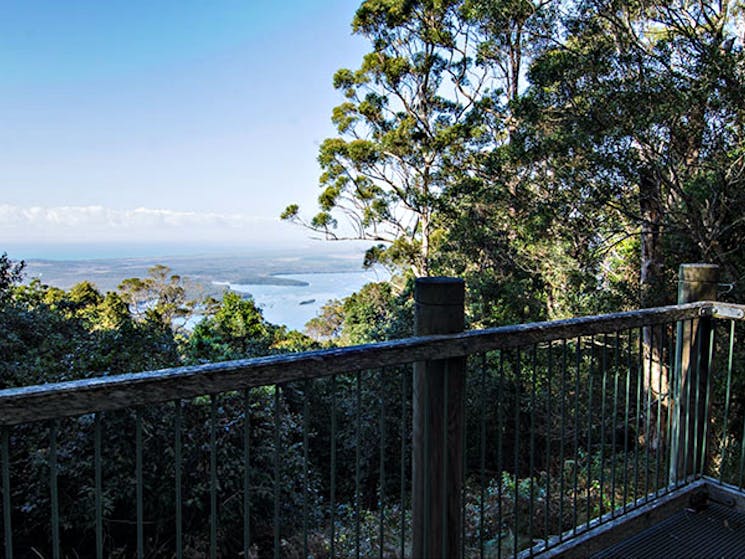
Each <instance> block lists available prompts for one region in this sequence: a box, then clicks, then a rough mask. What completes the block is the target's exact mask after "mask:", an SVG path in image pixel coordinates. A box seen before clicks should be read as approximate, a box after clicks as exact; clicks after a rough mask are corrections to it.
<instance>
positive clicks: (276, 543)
mask: <svg viewBox="0 0 745 559" xmlns="http://www.w3.org/2000/svg"><path fill="white" fill-rule="evenodd" d="M279 392H280V388H279V385H275V386H274V559H279V557H280V554H281V549H280V539H279V536H280V508H279V499H280V483H281V477H280V471H281V468H280V444H281V443H282V440H281V438H280V427H281V426H282V420H281V415H280V414H281V412H280V399H279Z"/></svg>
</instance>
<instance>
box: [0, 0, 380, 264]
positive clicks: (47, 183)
mask: <svg viewBox="0 0 745 559" xmlns="http://www.w3.org/2000/svg"><path fill="white" fill-rule="evenodd" d="M358 4H359V1H353V0H316V1H311V0H308V1H305V2H302V1H285V2H275V1H271V2H270V1H263V0H254V1H249V0H241V1H232V0H214V1H210V2H205V1H192V0H180V1H178V2H175V1H170V0H157V1H152V0H150V1H139V0H127V1H115V0H107V1H104V2H102V1H100V0H95V1H94V0H90V1H76V0H65V1H59V0H44V1H40V0H3V2H1V3H0V130H1V132H0V245H1V244H2V242H3V241H5V242H19V241H29V242H49V243H53V242H62V241H85V240H87V239H91V238H94V239H95V240H96V241H98V242H102V241H107V240H117V241H143V240H155V241H162V240H166V241H171V240H187V241H190V240H194V241H203V242H204V241H215V242H225V241H228V240H232V241H234V242H237V243H240V242H241V241H242V239H245V240H246V242H254V241H261V242H288V241H291V240H292V242H297V240H298V239H303V238H305V237H306V236H307V234H306V233H304V232H300V231H298V230H294V229H292V228H290V226H288V225H287V224H278V223H277V222H276V217H277V216H278V215H279V213H280V212H281V211H282V209H283V208H284V207H285V206H286V205H287V204H288V203H291V202H299V203H300V204H301V205H303V206H305V207H306V208H307V209H308V210H312V209H313V206H314V201H315V197H316V195H317V193H318V187H317V184H318V175H319V169H318V165H317V163H316V154H317V149H318V145H319V143H320V142H321V141H322V140H323V139H324V138H326V137H328V136H331V135H333V134H334V129H333V126H332V125H331V123H330V114H331V109H332V108H333V107H334V106H335V105H336V104H338V103H339V102H340V101H341V95H340V94H339V93H338V92H336V91H334V90H333V88H332V86H331V78H332V76H333V73H334V71H335V70H336V69H338V68H340V67H353V68H356V67H357V66H358V65H359V62H360V60H361V56H362V54H363V53H364V52H365V50H366V48H367V44H366V43H365V42H364V40H363V39H361V38H359V37H353V36H352V35H351V29H350V22H351V19H352V16H353V14H354V11H355V9H356V8H357V6H358ZM0 252H2V246H0Z"/></svg>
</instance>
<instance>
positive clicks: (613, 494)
mask: <svg viewBox="0 0 745 559" xmlns="http://www.w3.org/2000/svg"><path fill="white" fill-rule="evenodd" d="M620 336H621V333H620V332H619V331H618V330H616V335H615V340H614V347H613V423H612V427H613V433H612V434H611V448H612V452H613V458H612V460H613V462H612V469H611V472H610V510H611V517H615V515H616V462H618V460H617V458H616V456H617V454H618V453H617V446H616V431H617V429H618V428H617V426H616V424H617V421H618V374H619V369H618V367H619V357H620V355H619V350H620V343H619V342H620Z"/></svg>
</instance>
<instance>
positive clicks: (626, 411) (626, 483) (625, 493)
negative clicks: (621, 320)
mask: <svg viewBox="0 0 745 559" xmlns="http://www.w3.org/2000/svg"><path fill="white" fill-rule="evenodd" d="M627 335H628V343H627V345H626V397H625V402H624V421H623V512H624V513H625V512H626V508H627V507H628V504H629V407H630V401H629V400H630V398H631V345H632V343H631V330H630V329H629V330H628V332H627Z"/></svg>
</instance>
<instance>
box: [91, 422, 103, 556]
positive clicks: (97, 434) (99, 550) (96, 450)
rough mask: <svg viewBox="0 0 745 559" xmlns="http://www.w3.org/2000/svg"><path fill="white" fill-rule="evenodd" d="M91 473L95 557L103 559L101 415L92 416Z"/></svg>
mask: <svg viewBox="0 0 745 559" xmlns="http://www.w3.org/2000/svg"><path fill="white" fill-rule="evenodd" d="M93 471H94V474H93V476H94V484H95V490H94V492H95V498H94V500H95V503H94V507H95V509H96V510H95V513H96V557H97V559H103V503H102V497H101V495H102V493H103V490H102V477H103V476H102V473H101V414H100V413H96V414H94V418H93Z"/></svg>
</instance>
